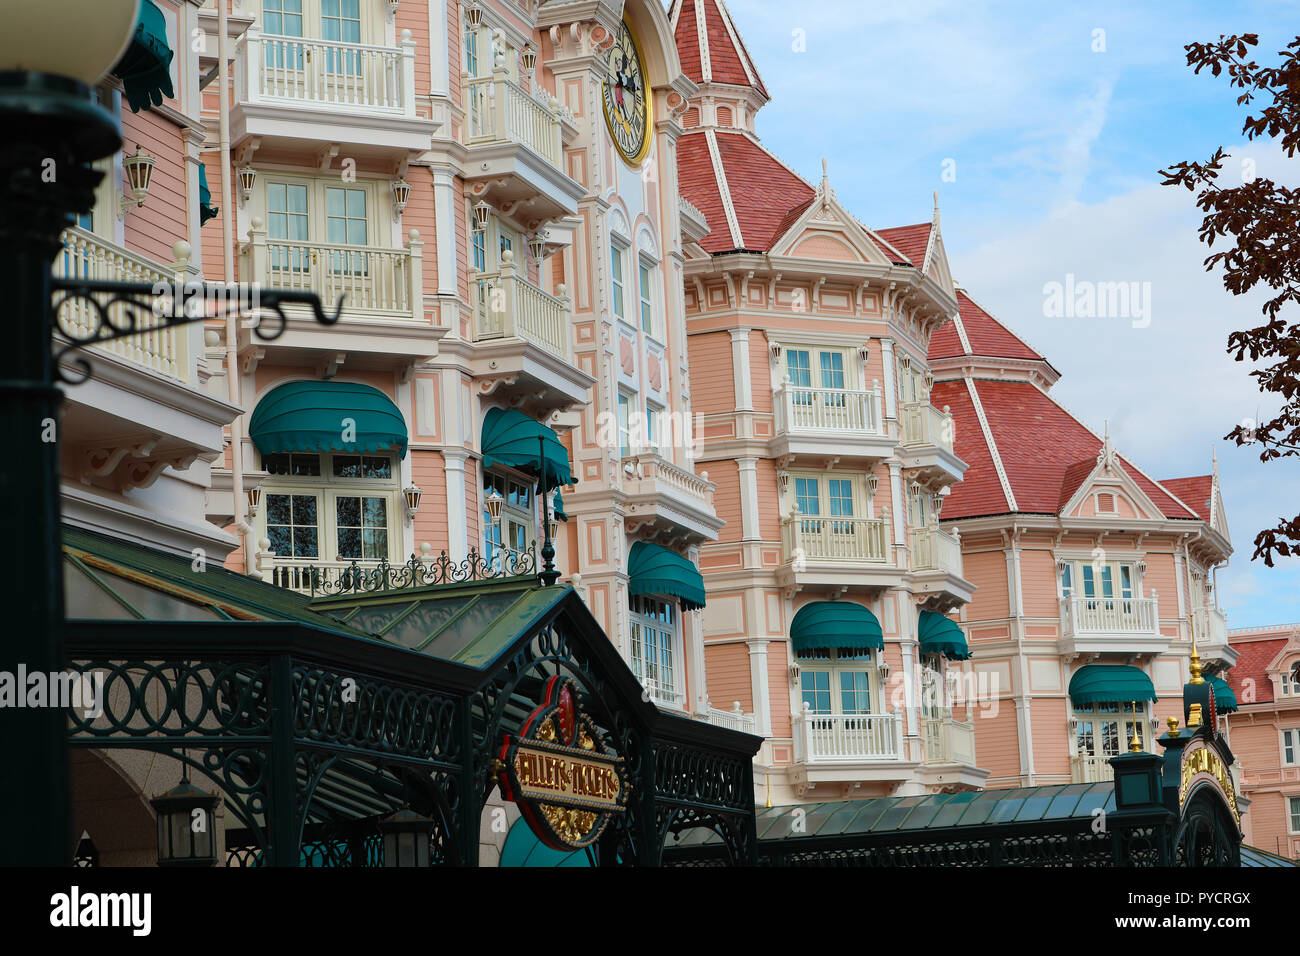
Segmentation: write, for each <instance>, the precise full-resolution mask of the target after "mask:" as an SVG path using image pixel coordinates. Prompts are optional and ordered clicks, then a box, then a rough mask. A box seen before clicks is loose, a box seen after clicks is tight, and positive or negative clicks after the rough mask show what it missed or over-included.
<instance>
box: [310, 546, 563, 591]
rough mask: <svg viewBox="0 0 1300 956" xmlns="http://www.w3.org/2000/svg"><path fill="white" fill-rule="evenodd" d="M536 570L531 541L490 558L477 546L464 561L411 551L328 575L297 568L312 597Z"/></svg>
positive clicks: (525, 574)
mask: <svg viewBox="0 0 1300 956" xmlns="http://www.w3.org/2000/svg"><path fill="white" fill-rule="evenodd" d="M536 569H537V555H536V542H534V544H533V545H532V546H530V547H529V548H528V549H527V550H524V551H513V550H509V549H506V548H501V549H498V550H496V551H494V552H493V554H492V556H491V557H485V556H484V555H483V553H482V552H480V551H479V550H478V549H477V548H470V550H469V554H468V556H467V557H466V558H465V559H464V560H463V561H453V560H452V559H451V558H449V557H448V556H447V552H446V551H442V552H440V553H439V554H438V556H437V557H436V558H435V557H429V556H417V555H414V554H412V555H411V557H410V558H409V559H408V560H406V561H405V562H403V563H402V564H390V563H389V562H388V559H387V558H381V559H380V560H379V562H378V563H377V564H373V565H362V564H360V563H358V562H357V561H355V560H354V561H352V563H350V564H348V565H345V566H344V567H342V568H340V569H339V570H338V571H337V572H336V573H333V574H330V575H327V574H326V573H325V571H324V570H323V569H322V568H320V567H319V566H317V565H307V564H304V565H302V566H300V567H299V568H298V569H297V570H298V573H299V576H300V581H301V583H300V587H301V588H302V589H303V590H305V591H309V592H310V593H311V595H312V596H313V597H330V596H334V595H339V594H368V593H372V592H376V591H393V590H400V589H402V588H414V587H424V586H426V585H434V584H469V583H472V582H474V581H490V580H496V579H500V578H512V577H533V576H535V574H536Z"/></svg>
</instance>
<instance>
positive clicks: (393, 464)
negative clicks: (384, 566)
mask: <svg viewBox="0 0 1300 956" xmlns="http://www.w3.org/2000/svg"><path fill="white" fill-rule="evenodd" d="M292 454H294V455H298V456H311V457H315V458H317V459H318V460H319V462H320V474H319V475H301V476H297V475H271V476H270V477H268V478H266V479H265V480H264V481H263V482H262V484H261V490H262V506H261V507H260V508H259V509H258V516H257V521H258V526H259V537H264V538H268V539H269V538H270V534H269V532H268V530H267V525H268V519H269V518H270V509H271V503H270V498H271V496H272V495H298V496H311V497H315V498H316V550H317V556H316V557H314V558H309V557H297V556H295V555H291V554H289V555H277V558H279V559H280V560H282V561H287V562H292V563H295V564H296V563H300V562H301V563H303V564H321V563H324V564H332V563H334V562H343V563H349V564H350V563H351V562H352V561H354V560H355V561H356V562H357V564H359V565H363V566H370V565H374V564H376V563H377V562H378V561H379V560H380V558H379V557H372V558H361V557H355V558H354V557H352V556H348V557H340V556H339V553H338V499H339V498H357V497H360V498H383V499H384V512H385V514H384V517H385V528H386V531H387V539H388V540H387V544H388V548H387V554H384V555H382V556H381V557H384V558H387V559H388V560H389V561H390V562H400V561H401V560H402V559H401V554H400V551H401V547H402V540H403V538H402V531H403V526H402V520H403V518H404V516H405V514H406V510H405V502H404V500H403V498H402V493H401V490H400V486H401V480H402V469H401V460H400V459H399V458H398V457H397V453H396V452H345V451H340V452H293V453H292ZM358 457H363V458H387V459H388V460H389V473H390V477H388V478H342V477H336V476H335V475H334V462H335V459H337V458H358ZM263 467H265V458H263Z"/></svg>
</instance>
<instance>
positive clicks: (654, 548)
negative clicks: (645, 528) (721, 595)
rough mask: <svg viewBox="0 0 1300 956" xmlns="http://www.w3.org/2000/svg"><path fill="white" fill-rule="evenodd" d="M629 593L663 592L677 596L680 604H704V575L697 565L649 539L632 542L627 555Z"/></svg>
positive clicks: (694, 606)
mask: <svg viewBox="0 0 1300 956" xmlns="http://www.w3.org/2000/svg"><path fill="white" fill-rule="evenodd" d="M627 576H628V593H629V594H664V595H669V596H671V597H675V598H680V599H681V604H682V607H684V608H685V609H686V610H688V611H698V610H699V609H700V608H702V607H704V577H703V576H702V575H701V574H700V569H699V568H697V567H696V566H695V565H693V564H691V562H690V561H688V560H686V558H684V557H682V556H681V555H680V554H678V553H677V552H676V551H669V550H668V549H667V548H665V547H662V546H660V545H657V544H652V543H651V542H649V541H638V542H636V544H634V545H632V549H631V551H629V552H628V556H627Z"/></svg>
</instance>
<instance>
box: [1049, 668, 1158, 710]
mask: <svg viewBox="0 0 1300 956" xmlns="http://www.w3.org/2000/svg"><path fill="white" fill-rule="evenodd" d="M1138 700H1143V701H1145V700H1159V698H1158V697H1156V689H1155V688H1154V687H1152V686H1151V678H1150V677H1148V676H1147V675H1146V674H1145V673H1143V672H1142V671H1140V670H1138V669H1137V668H1136V667H1133V666H1131V665H1129V664H1086V665H1084V666H1083V667H1080V668H1079V669H1078V670H1077V671H1075V672H1074V676H1073V677H1071V678H1070V701H1071V703H1074V704H1076V705H1082V704H1109V703H1120V704H1126V703H1128V702H1130V701H1138Z"/></svg>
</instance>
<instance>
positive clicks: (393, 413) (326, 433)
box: [248, 381, 407, 458]
mask: <svg viewBox="0 0 1300 956" xmlns="http://www.w3.org/2000/svg"><path fill="white" fill-rule="evenodd" d="M349 422H350V423H351V424H350V425H349ZM248 432H249V436H250V437H251V438H252V439H253V444H254V445H256V446H257V450H258V451H260V452H261V453H262V454H263V455H276V454H283V453H284V452H293V451H302V452H313V451H316V452H328V451H342V452H353V453H358V452H374V451H390V450H396V451H398V452H399V453H400V454H401V457H403V458H405V457H406V441H407V435H406V420H405V419H404V418H403V417H402V413H401V412H400V411H399V410H398V408H397V406H396V405H394V404H393V402H392V400H391V399H389V397H388V396H387V395H385V394H384V393H383V392H381V391H379V389H377V388H372V387H371V386H369V385H359V384H357V383H355V382H333V381H330V382H289V383H287V384H285V385H280V386H278V387H277V388H273V389H271V391H269V392H268V393H267V394H266V396H265V397H264V398H263V399H262V400H261V401H260V402H258V403H257V408H255V409H254V410H253V418H252V421H250V422H249V426H248ZM345 436H350V437H351V438H352V440H351V441H344V437H345Z"/></svg>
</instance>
